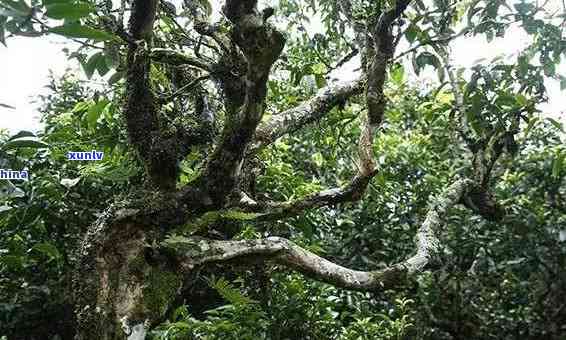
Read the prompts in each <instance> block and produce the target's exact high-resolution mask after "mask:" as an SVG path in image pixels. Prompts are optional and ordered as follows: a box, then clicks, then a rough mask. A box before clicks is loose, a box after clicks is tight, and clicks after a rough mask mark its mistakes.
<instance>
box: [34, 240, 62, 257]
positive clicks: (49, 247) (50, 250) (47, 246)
mask: <svg viewBox="0 0 566 340" xmlns="http://www.w3.org/2000/svg"><path fill="white" fill-rule="evenodd" d="M33 249H34V250H37V251H39V252H40V253H43V254H45V255H47V257H49V258H50V259H57V258H59V257H61V253H60V252H59V250H58V249H57V247H55V246H54V245H53V244H51V243H49V242H42V243H39V244H36V245H35V246H34V247H33Z"/></svg>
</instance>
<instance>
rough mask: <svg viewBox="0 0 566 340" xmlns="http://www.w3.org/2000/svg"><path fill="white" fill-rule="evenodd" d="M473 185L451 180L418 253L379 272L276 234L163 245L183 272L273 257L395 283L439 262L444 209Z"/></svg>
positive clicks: (315, 274) (319, 274) (347, 281)
mask: <svg viewBox="0 0 566 340" xmlns="http://www.w3.org/2000/svg"><path fill="white" fill-rule="evenodd" d="M471 185H473V182H472V181H471V180H467V179H462V180H457V181H455V182H454V183H453V184H452V185H450V186H449V187H448V188H446V190H445V191H444V192H443V193H442V194H441V195H440V196H439V197H438V198H436V199H435V201H434V203H433V204H432V206H431V208H430V209H429V211H428V213H427V215H426V218H425V220H424V222H423V224H422V225H421V227H420V228H419V230H418V232H417V235H416V254H415V255H414V256H412V257H410V258H409V259H407V260H405V261H403V262H400V263H397V264H395V265H392V266H389V267H387V268H385V269H382V270H377V271H358V270H353V269H349V268H345V267H342V266H340V265H338V264H336V263H333V262H330V261H328V260H326V259H324V258H322V257H320V256H318V255H316V254H314V253H312V252H310V251H308V250H305V249H303V248H301V247H299V246H297V245H296V244H295V243H293V242H291V241H289V240H287V239H284V238H279V237H269V238H266V239H260V240H245V241H213V240H208V239H198V238H181V237H176V238H175V239H171V240H170V241H166V242H165V243H164V246H165V248H166V249H168V250H169V251H173V252H174V253H175V255H176V257H177V259H178V260H179V262H180V263H181V265H182V267H183V269H184V270H186V271H190V270H192V269H193V268H194V267H196V266H199V265H203V264H206V263H210V262H222V261H228V260H231V259H236V258H242V257H247V258H253V259H254V260H261V261H274V262H276V263H278V264H281V265H283V266H286V267H289V268H291V269H294V270H297V271H299V272H301V273H303V274H305V275H307V276H310V277H312V278H314V279H317V280H320V281H323V282H327V283H330V284H333V285H335V286H337V287H342V288H347V289H353V290H362V291H375V290H385V289H388V288H393V287H395V286H397V285H399V284H401V283H403V282H404V281H405V279H406V277H407V276H410V275H414V274H417V273H420V272H422V271H423V270H425V269H426V268H427V267H428V266H429V265H431V264H433V263H435V262H438V261H439V259H438V256H437V255H438V253H439V250H440V241H439V239H438V237H437V234H438V232H439V231H440V230H441V228H442V225H443V218H444V217H445V216H446V215H447V212H448V210H449V209H450V208H451V207H453V206H454V205H456V204H457V203H459V202H460V201H461V199H462V198H463V197H464V196H465V195H466V193H467V190H468V189H469V188H470V187H471Z"/></svg>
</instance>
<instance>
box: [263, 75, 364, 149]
mask: <svg viewBox="0 0 566 340" xmlns="http://www.w3.org/2000/svg"><path fill="white" fill-rule="evenodd" d="M364 83H365V78H363V77H360V78H358V79H355V80H352V81H349V82H344V83H338V84H332V85H329V86H327V87H324V88H322V89H320V90H319V91H318V93H317V94H316V95H315V96H314V97H312V98H310V99H308V100H306V101H304V102H302V103H301V104H299V105H298V106H296V107H293V108H291V109H289V110H286V111H283V112H281V113H279V114H276V115H273V116H272V117H271V118H270V119H269V120H267V121H265V122H262V123H261V124H260V125H259V126H258V128H257V130H256V133H255V139H256V141H255V145H254V147H253V150H257V149H260V148H263V147H265V146H267V145H269V144H271V143H273V142H274V141H276V140H277V139H278V138H280V137H282V136H284V135H286V134H288V133H292V132H295V131H297V130H299V129H300V128H302V127H303V126H304V125H306V124H309V123H312V122H314V121H316V120H317V119H320V118H321V117H322V116H324V115H325V114H327V113H328V112H329V111H330V110H332V109H333V108H334V107H335V106H336V105H339V104H341V103H343V102H344V101H346V100H347V99H348V98H350V97H352V96H354V95H357V94H361V93H362V92H363V88H364Z"/></svg>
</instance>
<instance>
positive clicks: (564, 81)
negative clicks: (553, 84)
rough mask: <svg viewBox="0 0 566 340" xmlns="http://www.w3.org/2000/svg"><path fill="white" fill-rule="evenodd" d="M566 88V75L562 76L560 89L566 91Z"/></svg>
mask: <svg viewBox="0 0 566 340" xmlns="http://www.w3.org/2000/svg"><path fill="white" fill-rule="evenodd" d="M565 89H566V77H564V76H560V91H564V90H565Z"/></svg>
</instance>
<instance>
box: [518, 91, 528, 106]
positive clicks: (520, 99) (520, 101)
mask: <svg viewBox="0 0 566 340" xmlns="http://www.w3.org/2000/svg"><path fill="white" fill-rule="evenodd" d="M515 100H516V101H517V103H518V104H519V105H520V106H527V104H528V103H529V100H528V99H527V97H525V96H524V95H522V94H520V93H519V94H517V95H516V96H515Z"/></svg>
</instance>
